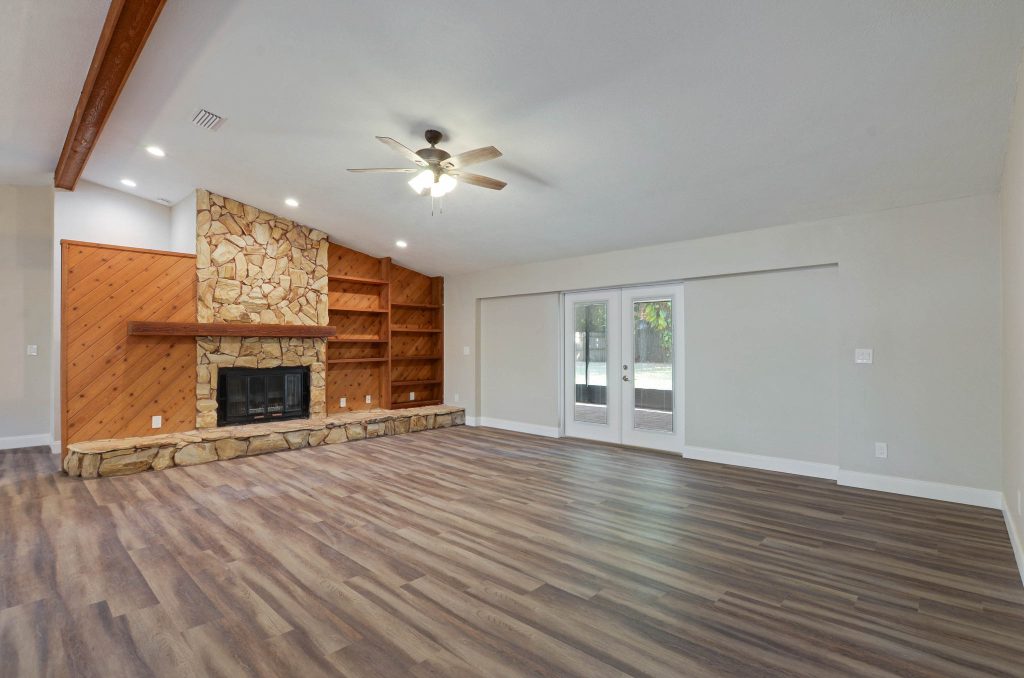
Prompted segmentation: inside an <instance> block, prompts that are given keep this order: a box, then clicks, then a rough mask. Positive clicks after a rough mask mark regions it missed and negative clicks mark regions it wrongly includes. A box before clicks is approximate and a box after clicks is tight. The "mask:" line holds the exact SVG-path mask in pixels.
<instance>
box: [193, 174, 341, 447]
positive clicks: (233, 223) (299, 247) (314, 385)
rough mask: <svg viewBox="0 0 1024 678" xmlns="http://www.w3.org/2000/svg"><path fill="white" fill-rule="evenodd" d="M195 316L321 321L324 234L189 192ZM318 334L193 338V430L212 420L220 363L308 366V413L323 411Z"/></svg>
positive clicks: (323, 354) (323, 357) (322, 353)
mask: <svg viewBox="0 0 1024 678" xmlns="http://www.w3.org/2000/svg"><path fill="white" fill-rule="evenodd" d="M196 267H197V275H198V277H199V284H198V286H197V289H198V296H199V299H198V318H197V320H198V322H201V323H220V322H223V323H263V324H282V325H326V324H327V323H328V319H327V234H326V233H324V232H323V231H317V230H314V229H311V228H307V227H306V226H301V225H299V224H296V223H294V222H293V221H291V220H290V219H284V218H282V217H278V216H276V215H274V214H270V213H269V212H264V211H262V210H259V209H257V208H255V207H251V206H249V205H244V204H242V203H240V202H238V201H237V200H232V199H231V198H225V197H223V196H220V195H217V194H215V193H210V192H209V191H205V190H203V189H199V190H197V191H196ZM326 361H327V342H326V340H324V339H298V338H287V337H283V338H276V337H244V338H243V337H200V338H199V339H198V340H197V342H196V373H197V379H196V428H211V427H214V426H216V425H217V370H218V369H219V368H220V367H277V366H279V365H289V366H291V365H308V366H309V369H310V377H311V382H310V384H311V388H310V406H309V409H310V417H312V418H318V417H323V416H325V415H326V414H327V402H326V389H325V381H324V379H325V375H326V371H327V369H326V368H327V363H326Z"/></svg>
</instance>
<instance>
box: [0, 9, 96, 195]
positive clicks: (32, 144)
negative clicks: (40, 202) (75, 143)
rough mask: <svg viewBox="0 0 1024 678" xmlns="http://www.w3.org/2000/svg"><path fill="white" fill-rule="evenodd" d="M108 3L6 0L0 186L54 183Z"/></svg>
mask: <svg viewBox="0 0 1024 678" xmlns="http://www.w3.org/2000/svg"><path fill="white" fill-rule="evenodd" d="M107 4H108V3H104V2H98V1H97V0H60V1H59V2H41V1H40V0H0V35H2V37H0V184H14V185H24V184H46V183H51V182H52V181H53V176H52V175H53V170H54V168H55V167H56V166H57V158H59V157H60V150H61V148H62V147H63V146H64V137H66V136H67V133H68V125H70V124H71V116H72V114H73V113H74V111H75V105H76V104H77V103H78V95H79V94H80V93H81V91H82V83H84V82H85V74H86V73H87V72H88V70H89V63H90V62H91V61H92V55H93V52H94V51H95V50H96V40H97V38H99V35H100V29H101V28H102V27H103V19H104V18H105V17H106V15H107Z"/></svg>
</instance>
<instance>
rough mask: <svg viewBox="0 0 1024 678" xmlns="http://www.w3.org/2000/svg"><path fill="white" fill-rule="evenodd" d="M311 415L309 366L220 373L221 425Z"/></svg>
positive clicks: (229, 370)
mask: <svg viewBox="0 0 1024 678" xmlns="http://www.w3.org/2000/svg"><path fill="white" fill-rule="evenodd" d="M308 416H309V368H308V367H271V368H264V369H250V368H237V367H226V368H222V369H221V370H220V371H219V372H218V375H217V425H218V426H227V425H231V424H245V423H252V422H258V421H265V420H268V419H295V418H302V417H308Z"/></svg>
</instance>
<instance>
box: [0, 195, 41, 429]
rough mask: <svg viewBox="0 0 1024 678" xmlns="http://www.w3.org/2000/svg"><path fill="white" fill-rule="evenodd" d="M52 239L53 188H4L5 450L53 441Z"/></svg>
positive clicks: (0, 291)
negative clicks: (32, 349)
mask: <svg viewBox="0 0 1024 678" xmlns="http://www.w3.org/2000/svg"><path fill="white" fill-rule="evenodd" d="M52 239H53V189H52V188H50V187H25V186H0V242H2V243H3V247H0V307H2V308H3V310H4V322H3V323H0V374H3V384H4V388H3V389H0V449H7V448H12V447H27V446H30V445H45V444H47V443H49V431H50V362H51V328H50V318H51V316H50V285H51V280H52V270H51V269H52V261H53V259H52V255H51V253H52V251H53V249H52V248H53V245H52ZM29 344H34V345H36V346H37V347H38V351H39V354H38V355H36V356H29V355H27V352H26V348H27V346H28V345H29Z"/></svg>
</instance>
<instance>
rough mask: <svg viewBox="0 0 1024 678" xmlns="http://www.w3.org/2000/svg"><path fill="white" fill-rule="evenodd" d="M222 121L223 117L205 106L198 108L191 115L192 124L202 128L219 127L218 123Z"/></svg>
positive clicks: (213, 128)
mask: <svg viewBox="0 0 1024 678" xmlns="http://www.w3.org/2000/svg"><path fill="white" fill-rule="evenodd" d="M222 122H224V118H222V117H220V116H219V115H217V114H216V113H211V112H210V111H208V110H206V109H205V108H200V109H199V110H198V111H196V114H195V115H193V116H192V124H193V125H195V126H197V127H202V128H203V129H209V130H215V129H217V128H218V127H220V124H221V123H222Z"/></svg>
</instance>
